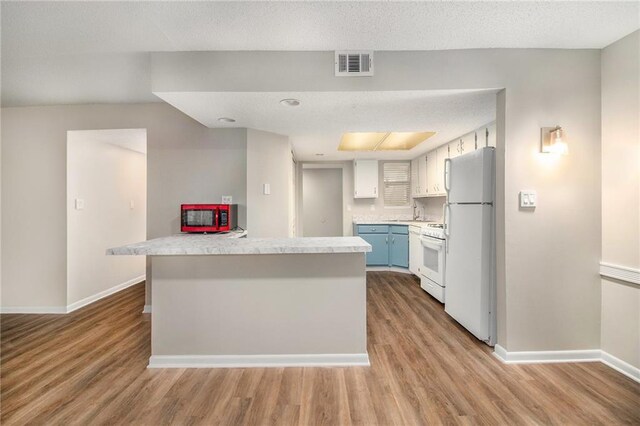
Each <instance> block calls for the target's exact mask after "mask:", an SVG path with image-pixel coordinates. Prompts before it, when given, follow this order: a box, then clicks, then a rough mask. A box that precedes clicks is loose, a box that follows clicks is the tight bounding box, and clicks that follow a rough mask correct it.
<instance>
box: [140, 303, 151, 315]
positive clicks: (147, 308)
mask: <svg viewBox="0 0 640 426" xmlns="http://www.w3.org/2000/svg"><path fill="white" fill-rule="evenodd" d="M142 313H143V314H150V313H151V305H144V308H142Z"/></svg>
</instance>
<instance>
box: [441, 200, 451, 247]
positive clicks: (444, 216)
mask: <svg viewBox="0 0 640 426" xmlns="http://www.w3.org/2000/svg"><path fill="white" fill-rule="evenodd" d="M450 214H451V208H450V204H449V203H444V204H443V205H442V222H443V225H444V226H443V232H444V239H445V241H446V242H447V253H449V220H448V218H449V215H450Z"/></svg>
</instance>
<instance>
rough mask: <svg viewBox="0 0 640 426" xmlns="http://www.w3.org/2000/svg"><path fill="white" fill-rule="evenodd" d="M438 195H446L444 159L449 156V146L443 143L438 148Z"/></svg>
mask: <svg viewBox="0 0 640 426" xmlns="http://www.w3.org/2000/svg"><path fill="white" fill-rule="evenodd" d="M436 157H437V169H436V170H437V172H436V173H437V176H436V192H435V194H436V195H444V194H445V190H444V160H445V159H447V158H449V146H448V145H442V146H441V147H440V148H438V149H437V155H436Z"/></svg>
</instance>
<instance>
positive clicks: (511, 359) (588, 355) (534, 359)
mask: <svg viewBox="0 0 640 426" xmlns="http://www.w3.org/2000/svg"><path fill="white" fill-rule="evenodd" d="M493 353H494V355H495V356H496V358H498V359H499V360H501V361H502V362H504V363H505V364H519V363H524V364H538V363H546V362H589V361H600V358H601V356H600V349H588V350H578V351H525V352H507V350H506V349H504V348H503V347H502V346H500V345H496V346H495V348H494V352H493Z"/></svg>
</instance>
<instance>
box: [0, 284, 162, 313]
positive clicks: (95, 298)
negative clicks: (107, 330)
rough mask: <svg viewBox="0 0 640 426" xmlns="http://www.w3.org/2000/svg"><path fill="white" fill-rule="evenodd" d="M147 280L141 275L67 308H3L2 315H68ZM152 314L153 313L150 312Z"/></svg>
mask: <svg viewBox="0 0 640 426" xmlns="http://www.w3.org/2000/svg"><path fill="white" fill-rule="evenodd" d="M145 279H146V275H144V274H143V275H140V276H139V277H136V278H133V279H130V280H129V281H125V282H123V283H121V284H118V285H116V286H114V287H111V288H109V289H107V290H104V291H101V292H100V293H96V294H94V295H92V296H89V297H85V298H84V299H82V300H78V301H77V302H73V303H72V304H70V305H67V306H3V307H0V313H3V314H68V313H70V312H73V311H75V310H77V309H80V308H82V307H84V306H87V305H88V304H90V303H93V302H96V301H98V300H100V299H103V298H105V297H107V296H111V295H112V294H114V293H117V292H119V291H121V290H124V289H125V288H127V287H131V286H132V285H134V284H138V283H140V282H142V281H144V280H145ZM149 312H151V311H149Z"/></svg>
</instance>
